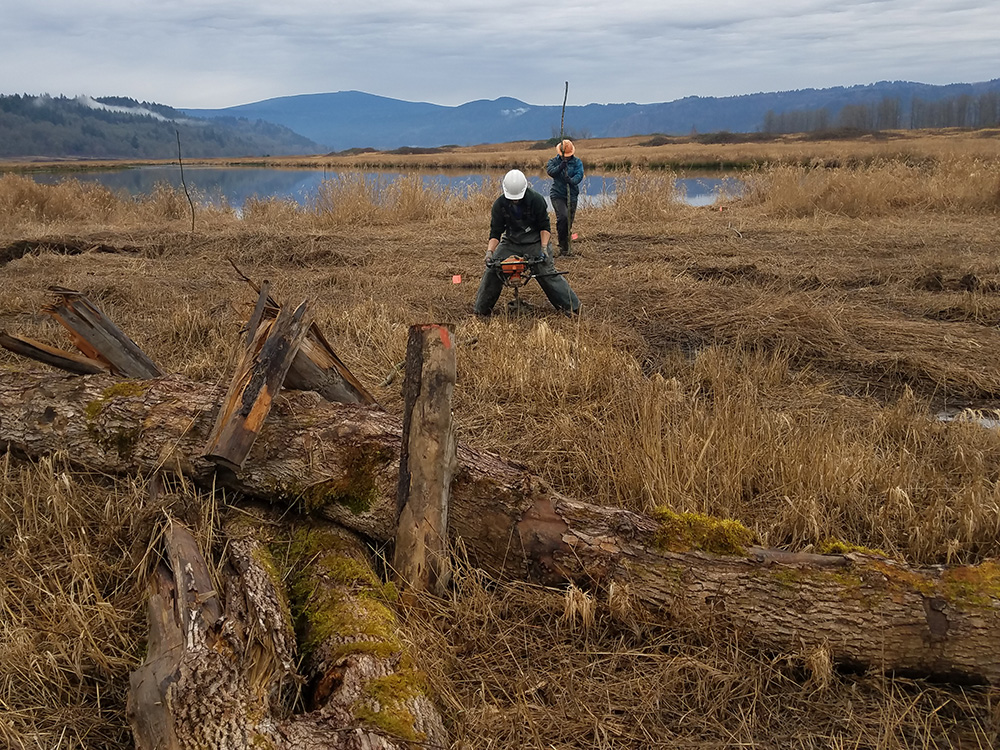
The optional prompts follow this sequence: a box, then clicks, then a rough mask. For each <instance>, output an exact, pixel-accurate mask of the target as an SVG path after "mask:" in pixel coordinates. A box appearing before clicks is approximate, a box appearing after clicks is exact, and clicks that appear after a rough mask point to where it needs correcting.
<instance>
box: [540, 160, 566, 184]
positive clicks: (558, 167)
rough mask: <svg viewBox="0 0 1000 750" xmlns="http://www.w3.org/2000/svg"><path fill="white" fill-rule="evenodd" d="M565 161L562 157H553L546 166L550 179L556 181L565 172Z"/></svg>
mask: <svg viewBox="0 0 1000 750" xmlns="http://www.w3.org/2000/svg"><path fill="white" fill-rule="evenodd" d="M563 163H564V162H563V160H562V157H560V156H553V157H552V158H551V159H549V160H548V162H546V164H545V171H546V172H548V175H549V177H552V178H553V179H556V178H558V177H560V175H561V174H562V171H563Z"/></svg>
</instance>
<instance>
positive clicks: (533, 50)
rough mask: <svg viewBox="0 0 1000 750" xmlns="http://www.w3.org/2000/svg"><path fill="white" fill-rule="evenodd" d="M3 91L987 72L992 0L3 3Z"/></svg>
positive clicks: (587, 85) (650, 98)
mask: <svg viewBox="0 0 1000 750" xmlns="http://www.w3.org/2000/svg"><path fill="white" fill-rule="evenodd" d="M0 56H2V60H3V62H2V68H0V93H3V94H25V93H27V94H43V93H48V94H52V95H53V96H56V95H60V94H63V95H66V96H70V97H74V96H77V95H81V94H85V95H90V96H128V97H132V98H134V99H137V100H139V101H149V102H156V103H159V104H166V105H169V106H173V107H177V108H196V107H197V108H221V107H228V106H232V105H236V104H246V103H249V102H255V101H260V100H262V99H269V98H271V97H276V96H290V95H294V94H311V93H325V92H332V91H347V90H358V91H366V92H368V93H372V94H378V95H381V96H389V97H393V98H396V99H405V100H407V101H425V102H433V103H435V104H445V105H457V104H462V103H464V102H467V101H471V100H474V99H496V98H497V97H500V96H512V97H515V98H517V99H521V100H523V101H525V102H528V103H529V104H549V105H561V104H562V98H563V85H564V81H569V104H571V105H582V104H589V103H593V102H596V103H601V104H604V103H609V102H640V103H646V102H665V101H673V100H675V99H680V98H682V97H685V96H731V95H738V94H751V93H756V92H760V91H786V90H789V89H800V88H825V87H828V86H850V85H854V84H867V83H874V82H876V81H880V80H906V81H918V82H921V83H932V84H944V83H972V82H976V81H986V80H990V79H993V78H1000V2H998V0H937V1H933V0H866V1H855V0H836V2H833V1H831V0H756V1H754V0H739V1H738V2H737V1H736V0H577V1H576V2H572V3H554V2H550V1H549V0H537V1H536V2H530V3H529V2H523V0H512V1H511V2H507V3H504V2H501V1H500V0H491V2H489V3H484V2H477V0H462V2H459V1H458V0H369V1H368V2H364V0H339V1H338V0H266V1H261V0H239V1H237V0H174V1H173V2H171V1H170V0H157V1H156V2H152V1H151V0H0Z"/></svg>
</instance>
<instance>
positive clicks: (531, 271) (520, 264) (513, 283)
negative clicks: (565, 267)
mask: <svg viewBox="0 0 1000 750" xmlns="http://www.w3.org/2000/svg"><path fill="white" fill-rule="evenodd" d="M545 260H546V258H545V256H542V257H540V258H532V259H528V258H522V257H521V256H519V255H511V256H510V257H509V258H504V259H503V260H488V261H486V267H487V268H489V269H492V270H493V271H495V272H496V274H497V275H498V276H499V277H500V280H501V281H503V285H504V286H506V287H510V288H511V289H513V290H514V299H512V300H511V301H510V302H508V303H507V312H509V313H511V314H512V315H520V314H521V313H524V312H531V310H532V306H531V305H530V304H528V303H527V302H524V301H523V300H522V299H521V287H523V286H524V285H526V284H527V283H528V282H529V281H531V280H532V279H541V278H546V277H548V276H564V275H565V274H566V273H567V272H566V271H556V272H555V273H543V274H540V273H538V267H539V266H541V265H542V264H544V263H545Z"/></svg>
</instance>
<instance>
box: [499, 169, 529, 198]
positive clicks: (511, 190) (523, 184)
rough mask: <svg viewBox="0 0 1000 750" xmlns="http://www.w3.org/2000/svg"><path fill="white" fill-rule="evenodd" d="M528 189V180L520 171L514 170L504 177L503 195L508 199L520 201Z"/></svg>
mask: <svg viewBox="0 0 1000 750" xmlns="http://www.w3.org/2000/svg"><path fill="white" fill-rule="evenodd" d="M527 189H528V178H527V177H525V176H524V172H522V171H521V170H520V169H512V170H510V171H509V172H508V173H507V174H505V175H504V176H503V194H504V196H505V197H506V198H510V199H511V200H512V201H516V200H520V199H521V198H523V197H524V192H525V191H526V190H527Z"/></svg>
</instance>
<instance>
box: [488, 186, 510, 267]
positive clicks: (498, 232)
mask: <svg viewBox="0 0 1000 750" xmlns="http://www.w3.org/2000/svg"><path fill="white" fill-rule="evenodd" d="M500 200H501V199H500V198H497V199H496V200H495V201H493V207H492V208H491V209H490V241H489V242H488V243H487V244H486V260H489V259H490V256H491V255H493V251H494V250H496V249H497V245H499V244H500V238H501V237H502V236H503V233H504V230H505V229H506V228H507V218H506V215H505V214H504V212H503V207H502V206H501V205H500Z"/></svg>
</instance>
